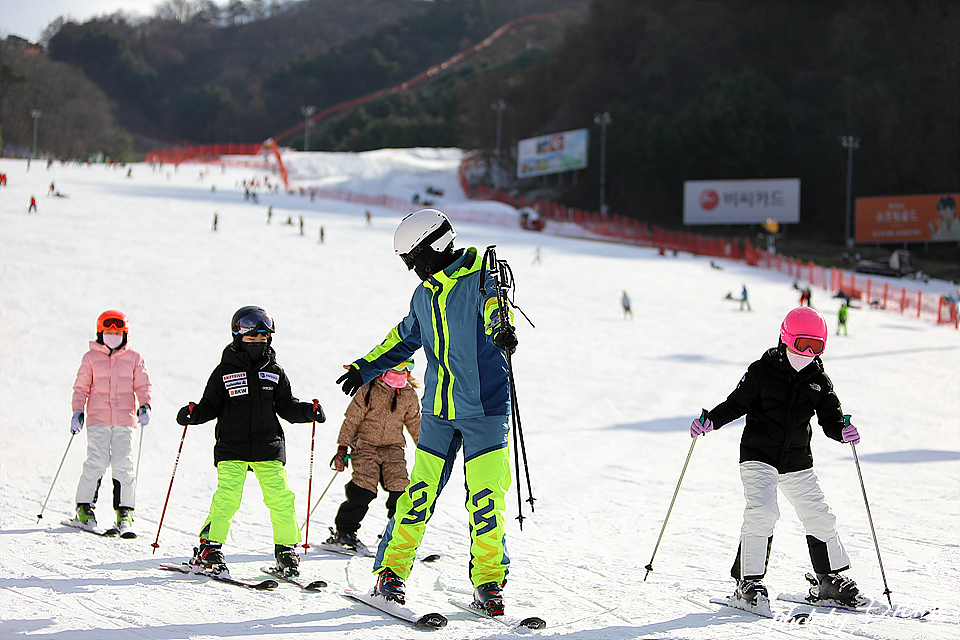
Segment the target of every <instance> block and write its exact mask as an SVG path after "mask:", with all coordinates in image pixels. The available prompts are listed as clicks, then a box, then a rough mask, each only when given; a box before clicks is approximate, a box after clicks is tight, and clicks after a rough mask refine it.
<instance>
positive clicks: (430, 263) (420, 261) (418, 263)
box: [413, 243, 463, 280]
mask: <svg viewBox="0 0 960 640" xmlns="http://www.w3.org/2000/svg"><path fill="white" fill-rule="evenodd" d="M462 254H463V249H456V250H454V248H453V243H450V245H449V246H448V247H447V248H446V249H444V250H443V251H435V250H433V249H424V250H423V251H421V252H420V253H419V254H417V256H416V258H414V261H413V271H414V273H416V274H417V277H419V278H420V279H421V280H426V279H427V278H429V277H430V276H432V275H433V274H435V273H437V272H438V271H443V270H444V269H446V268H447V267H449V266H450V265H451V264H453V262H454V261H455V260H456V259H457V258H459V257H460V256H461V255H462Z"/></svg>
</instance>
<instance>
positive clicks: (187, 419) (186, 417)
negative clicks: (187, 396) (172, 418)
mask: <svg viewBox="0 0 960 640" xmlns="http://www.w3.org/2000/svg"><path fill="white" fill-rule="evenodd" d="M196 406H197V405H196V404H195V403H193V402H191V403H190V404H188V405H187V406H185V407H181V408H180V411H179V412H177V424H179V425H182V426H184V427H185V426H187V425H188V424H196V422H194V421H193V408H194V407H196Z"/></svg>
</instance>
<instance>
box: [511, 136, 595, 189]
mask: <svg viewBox="0 0 960 640" xmlns="http://www.w3.org/2000/svg"><path fill="white" fill-rule="evenodd" d="M588 141H589V137H588V135H587V130H586V129H574V130H573V131H561V132H560V133H551V134H550V135H548V136H540V137H538V138H527V139H525V140H521V141H520V142H519V143H518V144H517V177H518V178H532V177H534V176H543V175H547V174H549V173H560V172H562V171H574V170H576V169H585V168H586V166H587V143H588Z"/></svg>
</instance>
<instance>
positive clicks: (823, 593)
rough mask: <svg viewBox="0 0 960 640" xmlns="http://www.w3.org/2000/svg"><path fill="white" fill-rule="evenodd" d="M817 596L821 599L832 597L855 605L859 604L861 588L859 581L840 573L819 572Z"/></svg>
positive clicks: (848, 604)
mask: <svg viewBox="0 0 960 640" xmlns="http://www.w3.org/2000/svg"><path fill="white" fill-rule="evenodd" d="M817 582H819V587H818V589H817V596H818V597H819V598H820V599H828V598H829V599H830V600H836V601H838V602H842V603H843V604H845V605H847V606H851V607H855V606H857V604H858V599H859V598H858V595H859V594H860V589H858V588H857V583H856V582H854V581H853V580H851V579H850V578H848V577H846V576H844V575H841V574H840V573H818V574H817ZM811 595H813V594H812V593H811Z"/></svg>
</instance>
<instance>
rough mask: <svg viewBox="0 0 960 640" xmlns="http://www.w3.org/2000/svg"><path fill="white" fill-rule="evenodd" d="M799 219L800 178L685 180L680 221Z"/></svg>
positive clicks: (779, 220) (721, 222) (694, 222)
mask: <svg viewBox="0 0 960 640" xmlns="http://www.w3.org/2000/svg"><path fill="white" fill-rule="evenodd" d="M770 219H773V220H776V221H777V222H779V223H781V224H783V223H788V222H800V179H799V178H778V179H774V180H687V181H686V182H684V183H683V224H760V223H763V222H766V221H767V220H770Z"/></svg>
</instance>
